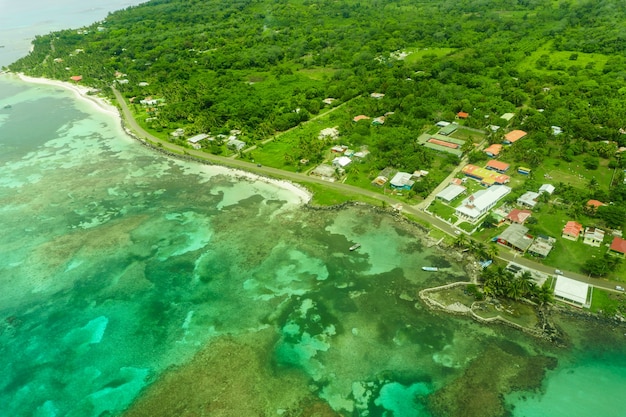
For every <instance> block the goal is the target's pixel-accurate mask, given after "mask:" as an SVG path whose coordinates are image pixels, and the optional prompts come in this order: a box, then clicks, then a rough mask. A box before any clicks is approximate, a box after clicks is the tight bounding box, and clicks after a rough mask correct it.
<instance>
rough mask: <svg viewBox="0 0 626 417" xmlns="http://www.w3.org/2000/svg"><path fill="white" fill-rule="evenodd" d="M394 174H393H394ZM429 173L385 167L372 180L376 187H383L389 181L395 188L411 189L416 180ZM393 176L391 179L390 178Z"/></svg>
mask: <svg viewBox="0 0 626 417" xmlns="http://www.w3.org/2000/svg"><path fill="white" fill-rule="evenodd" d="M392 175H393V176H392ZM426 175H428V171H425V170H416V171H414V172H413V173H410V172H403V171H397V172H395V170H393V169H392V168H385V169H384V170H382V171H381V172H380V173H379V174H378V176H377V177H376V178H374V180H373V181H372V185H374V186H376V187H383V186H384V185H385V184H387V183H389V186H390V187H391V188H392V189H394V190H406V191H408V190H410V189H411V188H412V187H413V185H414V184H415V182H416V181H419V180H420V179H421V178H422V177H425V176H426ZM390 177H391V180H389V178H390Z"/></svg>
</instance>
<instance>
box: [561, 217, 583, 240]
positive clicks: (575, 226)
mask: <svg viewBox="0 0 626 417" xmlns="http://www.w3.org/2000/svg"><path fill="white" fill-rule="evenodd" d="M582 229H583V225H582V224H580V223H578V222H575V221H569V222H567V223H566V224H565V227H564V228H563V234H562V237H564V238H565V239H569V240H573V241H577V240H578V236H579V235H580V232H581V230H582Z"/></svg>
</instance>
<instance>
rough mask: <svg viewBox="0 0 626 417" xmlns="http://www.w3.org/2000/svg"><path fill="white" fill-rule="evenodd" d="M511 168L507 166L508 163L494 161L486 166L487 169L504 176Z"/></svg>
mask: <svg viewBox="0 0 626 417" xmlns="http://www.w3.org/2000/svg"><path fill="white" fill-rule="evenodd" d="M509 167H510V165H509V164H507V163H506V162H502V161H496V160H493V159H492V160H491V161H489V162H487V166H485V168H487V169H490V170H492V171H497V172H499V173H501V174H504V173H505V172H506V171H507V170H508V169H509Z"/></svg>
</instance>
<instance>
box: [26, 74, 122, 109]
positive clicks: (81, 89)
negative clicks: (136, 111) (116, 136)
mask: <svg viewBox="0 0 626 417" xmlns="http://www.w3.org/2000/svg"><path fill="white" fill-rule="evenodd" d="M17 76H18V77H19V79H20V80H22V81H24V82H27V83H33V84H43V85H49V86H54V87H61V88H65V89H67V90H70V91H72V92H73V93H74V96H75V97H76V98H77V99H79V100H82V101H84V102H87V103H90V104H91V105H92V106H94V108H96V109H97V110H98V111H101V112H103V113H108V114H111V115H114V116H117V117H118V118H120V114H119V112H118V110H117V108H115V106H113V105H112V104H111V103H109V101H108V100H106V99H104V98H102V97H100V96H98V95H89V94H87V93H88V92H89V91H91V88H88V87H85V86H82V85H79V84H72V83H70V82H65V81H58V80H51V79H48V78H35V77H29V76H28V75H24V74H22V73H18V74H17ZM120 120H121V118H120Z"/></svg>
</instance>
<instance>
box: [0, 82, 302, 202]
mask: <svg viewBox="0 0 626 417" xmlns="http://www.w3.org/2000/svg"><path fill="white" fill-rule="evenodd" d="M3 75H9V76H11V75H12V76H14V77H17V78H18V79H19V80H20V81H22V82H25V83H28V84H38V85H45V86H49V87H58V88H62V89H64V90H67V91H70V92H72V93H73V95H74V97H75V98H76V99H77V100H79V101H82V102H83V103H88V104H89V105H91V106H92V108H94V109H95V110H96V111H98V112H100V113H102V114H106V115H108V116H111V117H114V118H115V119H116V120H117V121H118V122H119V124H120V125H121V127H122V130H123V132H124V134H126V135H127V136H128V137H129V138H131V139H133V140H136V141H139V142H140V143H141V144H143V145H145V146H148V147H149V148H151V149H152V150H154V151H157V152H159V153H161V154H164V155H167V156H170V157H175V158H177V159H180V160H185V161H191V162H195V163H198V164H200V165H204V166H207V165H208V166H211V167H216V168H218V167H219V168H220V169H221V170H223V171H224V172H223V174H226V175H230V176H232V177H234V178H236V179H244V180H246V181H253V182H254V181H262V182H265V183H267V184H271V185H273V186H275V187H278V188H280V189H282V190H285V191H287V192H289V193H291V194H292V195H293V196H294V198H295V200H297V203H298V204H300V205H306V204H309V203H310V201H311V199H312V198H313V194H312V193H311V192H310V191H309V190H307V189H306V188H304V187H303V186H301V185H299V184H296V183H293V182H291V181H287V180H279V179H275V178H270V177H265V176H263V175H259V174H255V173H253V172H250V171H245V170H243V169H239V168H231V167H227V166H224V165H218V164H214V163H210V162H208V161H205V160H202V159H199V158H194V157H192V156H189V155H178V154H176V153H173V152H167V151H165V150H162V149H159V148H158V147H156V146H154V145H152V144H151V143H149V142H147V141H145V140H142V139H141V138H139V137H138V136H137V135H136V134H134V133H133V132H132V130H130V128H129V127H128V126H127V123H126V122H125V120H124V117H123V115H122V113H121V111H120V109H119V108H118V107H117V106H115V105H114V104H112V103H111V102H110V101H109V100H108V99H106V98H103V97H101V96H100V95H98V94H93V95H91V94H89V92H90V91H93V90H92V89H91V88H89V87H86V86H83V85H79V84H72V83H70V82H66V81H59V80H53V79H49V78H38V77H31V76H28V75H25V74H23V73H13V72H10V71H9V72H5V73H4V74H3ZM290 202H292V203H293V202H295V201H290Z"/></svg>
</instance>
